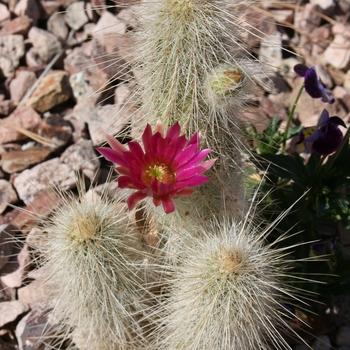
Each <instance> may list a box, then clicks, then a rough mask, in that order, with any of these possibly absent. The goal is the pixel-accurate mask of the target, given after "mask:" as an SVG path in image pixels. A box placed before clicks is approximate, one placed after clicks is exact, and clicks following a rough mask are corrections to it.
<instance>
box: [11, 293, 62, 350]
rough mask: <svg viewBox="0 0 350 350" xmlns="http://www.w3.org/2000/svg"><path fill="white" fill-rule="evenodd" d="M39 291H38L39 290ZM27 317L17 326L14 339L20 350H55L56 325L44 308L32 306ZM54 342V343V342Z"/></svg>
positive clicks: (57, 342)
mask: <svg viewBox="0 0 350 350" xmlns="http://www.w3.org/2000/svg"><path fill="white" fill-rule="evenodd" d="M39 291H40V290H39ZM34 307H35V308H34V309H33V310H31V312H30V313H28V315H26V316H25V317H23V318H22V319H21V321H20V322H19V323H18V324H17V328H16V338H17V341H18V345H19V349H20V350H42V349H57V346H58V345H57V344H59V340H58V339H57V329H58V325H57V324H53V322H54V320H52V316H51V314H50V313H48V312H47V310H45V309H44V306H41V305H34ZM55 340H56V342H55Z"/></svg>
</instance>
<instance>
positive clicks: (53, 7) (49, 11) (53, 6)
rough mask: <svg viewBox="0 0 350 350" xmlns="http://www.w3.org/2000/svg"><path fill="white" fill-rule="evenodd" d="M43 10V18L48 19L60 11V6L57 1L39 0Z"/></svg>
mask: <svg viewBox="0 0 350 350" xmlns="http://www.w3.org/2000/svg"><path fill="white" fill-rule="evenodd" d="M39 2H40V7H41V9H42V12H41V13H42V18H43V19H46V20H47V19H48V18H50V17H51V16H52V15H53V14H54V13H55V12H57V11H58V10H59V7H60V4H59V3H58V2H57V1H50V0H39Z"/></svg>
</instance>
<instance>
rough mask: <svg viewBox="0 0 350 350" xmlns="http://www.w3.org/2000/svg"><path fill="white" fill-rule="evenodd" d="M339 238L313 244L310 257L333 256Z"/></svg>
mask: <svg viewBox="0 0 350 350" xmlns="http://www.w3.org/2000/svg"><path fill="white" fill-rule="evenodd" d="M337 241H338V237H333V238H331V239H327V240H322V241H319V242H315V243H312V244H311V247H310V256H317V255H326V254H333V253H334V251H335V245H336V243H337Z"/></svg>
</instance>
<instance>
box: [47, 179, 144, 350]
mask: <svg viewBox="0 0 350 350" xmlns="http://www.w3.org/2000/svg"><path fill="white" fill-rule="evenodd" d="M78 190H79V196H78V198H77V197H76V196H75V195H74V194H64V193H61V197H62V201H63V204H62V205H61V206H59V207H57V208H56V209H55V210H54V212H53V215H52V216H51V217H50V218H49V219H48V220H47V221H44V222H43V223H42V226H43V229H44V231H45V232H46V236H47V244H46V246H45V247H44V250H43V252H42V256H43V257H44V264H43V266H42V267H41V268H40V269H41V273H42V278H43V280H44V281H45V284H46V285H47V286H48V287H49V290H50V298H51V299H52V300H55V306H54V309H53V315H54V316H55V318H56V319H57V320H58V322H59V323H60V326H59V330H58V334H59V335H60V336H62V334H63V337H64V338H65V339H66V340H70V341H72V344H75V345H76V346H77V347H78V348H79V349H94V350H95V349H96V350H99V349H101V350H102V349H103V350H105V349H135V348H137V347H138V346H140V347H141V348H145V347H146V341H145V339H144V336H143V327H145V324H144V323H142V324H140V323H139V320H140V318H141V317H142V316H143V315H142V311H143V310H144V309H145V307H146V306H145V304H144V303H146V301H147V298H148V297H147V296H148V292H147V291H146V289H145V286H144V284H145V280H144V278H146V276H145V273H146V270H147V269H148V267H149V266H148V265H149V264H148V262H149V261H150V255H149V254H148V253H147V252H146V249H144V247H143V246H142V242H140V239H139V238H140V231H139V229H138V227H137V222H135V219H134V218H133V215H134V213H130V212H129V211H128V210H127V206H126V204H125V203H124V200H125V196H121V197H120V198H119V199H115V198H111V197H109V196H108V195H107V192H106V191H103V193H102V195H101V196H99V195H98V194H97V193H96V192H93V191H92V190H90V191H89V192H88V193H85V190H83V185H82V181H80V183H79V184H78ZM125 192H126V191H125ZM119 194H121V193H120V192H119ZM146 265H147V266H146ZM147 276H148V274H147ZM43 337H45V335H43ZM72 346H73V345H72Z"/></svg>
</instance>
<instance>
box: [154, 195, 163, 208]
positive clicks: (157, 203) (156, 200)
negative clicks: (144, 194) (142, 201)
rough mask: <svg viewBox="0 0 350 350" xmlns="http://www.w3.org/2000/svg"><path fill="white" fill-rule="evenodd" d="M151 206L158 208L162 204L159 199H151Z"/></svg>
mask: <svg viewBox="0 0 350 350" xmlns="http://www.w3.org/2000/svg"><path fill="white" fill-rule="evenodd" d="M153 204H154V205H155V206H156V207H159V206H160V205H161V204H162V201H161V200H160V199H159V198H156V197H153Z"/></svg>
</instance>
